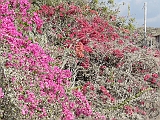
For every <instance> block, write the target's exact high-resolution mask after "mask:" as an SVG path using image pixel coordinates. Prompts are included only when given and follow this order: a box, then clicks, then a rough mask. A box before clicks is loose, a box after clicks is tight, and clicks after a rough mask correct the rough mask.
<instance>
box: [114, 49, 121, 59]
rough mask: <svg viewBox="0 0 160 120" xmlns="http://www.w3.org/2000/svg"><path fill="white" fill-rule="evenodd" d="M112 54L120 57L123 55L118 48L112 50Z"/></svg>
mask: <svg viewBox="0 0 160 120" xmlns="http://www.w3.org/2000/svg"><path fill="white" fill-rule="evenodd" d="M113 54H114V55H115V56H116V57H118V58H122V57H123V52H122V51H121V50H119V49H116V50H114V51H113Z"/></svg>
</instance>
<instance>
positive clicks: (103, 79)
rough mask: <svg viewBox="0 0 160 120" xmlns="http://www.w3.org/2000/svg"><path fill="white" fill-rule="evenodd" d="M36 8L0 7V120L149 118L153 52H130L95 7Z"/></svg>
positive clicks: (154, 87)
mask: <svg viewBox="0 0 160 120" xmlns="http://www.w3.org/2000/svg"><path fill="white" fill-rule="evenodd" d="M37 3H38V2H37ZM40 3H41V2H40ZM40 3H39V5H40V6H39V7H33V6H32V5H33V3H32V4H30V3H29V2H28V1H26V0H18V1H14V0H9V1H7V2H6V1H2V3H1V7H0V9H1V10H0V11H1V12H0V18H1V21H0V30H1V33H0V42H1V44H0V45H1V48H0V53H1V57H0V58H1V63H2V65H1V66H2V70H4V71H2V76H3V78H2V79H1V81H2V82H1V84H0V97H1V99H0V103H1V108H2V109H0V110H1V113H2V115H1V118H2V119H44V120H46V119H64V120H74V119H80V118H82V119H104V120H105V119H107V118H109V119H134V118H139V119H146V114H148V115H150V118H151V117H153V116H152V115H151V111H150V109H153V108H154V109H155V108H156V107H155V106H153V107H151V108H150V109H149V108H147V106H145V105H146V103H149V104H152V103H154V102H155V101H156V100H157V99H158V98H157V93H158V92H157V91H158V89H159V85H160V81H159V80H160V79H159V74H160V73H159V71H160V67H159V65H160V63H159V59H160V51H158V50H155V49H150V48H147V47H144V48H141V47H138V46H137V44H135V43H134V40H133V39H137V38H136V36H135V34H134V32H133V31H130V30H129V29H127V28H126V27H124V26H117V25H116V24H115V23H116V22H117V21H119V18H118V17H117V13H112V14H113V15H110V14H108V15H107V14H106V13H107V12H106V11H104V9H102V8H103V7H98V6H96V5H97V4H96V3H93V2H92V4H91V3H90V4H88V5H87V4H77V3H72V2H63V3H59V4H58V2H57V3H56V4H54V5H52V6H49V5H45V4H42V3H41V4H40ZM82 3H83V2H82ZM109 3H110V2H109ZM111 3H112V2H111ZM34 4H35V3H34ZM108 13H109V12H108ZM120 113H121V114H120Z"/></svg>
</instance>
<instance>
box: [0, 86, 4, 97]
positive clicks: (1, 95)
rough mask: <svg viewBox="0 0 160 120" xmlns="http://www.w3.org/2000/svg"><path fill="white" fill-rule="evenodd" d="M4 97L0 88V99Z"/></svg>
mask: <svg viewBox="0 0 160 120" xmlns="http://www.w3.org/2000/svg"><path fill="white" fill-rule="evenodd" d="M3 97H4V93H3V91H2V88H0V98H3Z"/></svg>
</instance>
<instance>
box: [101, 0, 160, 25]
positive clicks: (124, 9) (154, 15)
mask: <svg viewBox="0 0 160 120" xmlns="http://www.w3.org/2000/svg"><path fill="white" fill-rule="evenodd" d="M99 1H103V2H106V1H108V0H99ZM114 2H115V3H117V4H122V3H123V2H124V3H125V5H121V8H120V11H121V12H120V15H121V16H127V15H128V4H130V15H131V17H133V18H135V19H136V26H143V25H144V3H145V2H147V27H159V28H160V0H114Z"/></svg>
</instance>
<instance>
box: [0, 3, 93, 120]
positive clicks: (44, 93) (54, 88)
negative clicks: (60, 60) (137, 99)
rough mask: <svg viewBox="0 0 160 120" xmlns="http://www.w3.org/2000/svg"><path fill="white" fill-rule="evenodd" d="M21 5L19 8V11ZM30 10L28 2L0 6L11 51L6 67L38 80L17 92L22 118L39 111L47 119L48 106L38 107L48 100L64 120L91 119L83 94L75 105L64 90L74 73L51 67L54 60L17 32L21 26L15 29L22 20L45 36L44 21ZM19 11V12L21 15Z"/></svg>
mask: <svg viewBox="0 0 160 120" xmlns="http://www.w3.org/2000/svg"><path fill="white" fill-rule="evenodd" d="M18 4H19V5H20V6H18V8H17V5H18ZM29 8H30V3H29V2H28V0H9V1H7V2H6V1H5V0H1V4H0V40H1V41H5V43H6V44H8V45H9V49H10V52H9V53H7V56H8V59H9V61H8V62H7V63H6V64H5V65H6V67H14V68H15V69H19V70H23V71H24V72H26V71H28V72H30V73H32V74H33V75H34V76H35V80H33V79H28V80H27V81H28V84H26V86H27V88H28V89H25V87H26V86H19V88H17V89H19V91H18V90H17V95H18V100H19V101H21V102H22V103H23V104H21V108H22V114H23V115H27V114H28V115H30V116H31V117H32V116H33V115H34V114H36V112H37V111H38V112H39V117H45V116H47V112H46V109H45V106H42V107H40V106H39V105H40V104H42V103H43V102H44V101H43V99H42V98H46V99H47V102H48V104H50V103H53V101H57V102H58V103H59V104H60V105H61V106H62V115H61V119H64V120H74V119H75V117H76V116H79V115H80V114H84V115H86V116H90V115H92V109H91V107H90V105H89V103H88V101H87V99H86V98H85V96H84V95H83V94H82V93H81V92H79V91H73V95H74V96H75V97H76V98H77V99H76V100H75V101H70V100H69V99H68V96H67V94H66V91H65V87H67V86H69V85H70V84H69V80H68V79H69V78H71V75H72V74H71V72H70V71H69V70H62V69H60V68H59V67H58V66H54V67H52V66H51V65H50V63H53V62H54V59H52V58H51V57H50V56H49V55H48V54H46V52H45V51H44V50H43V48H42V47H41V46H39V44H38V43H33V42H32V41H31V40H29V39H28V37H27V36H24V35H23V32H22V31H18V30H17V28H18V27H19V26H18V25H15V21H16V20H17V19H21V20H22V21H23V22H27V24H28V25H30V24H32V23H35V24H36V26H37V31H38V32H39V33H41V32H42V31H41V27H42V26H43V20H41V19H40V17H39V16H38V15H37V13H33V16H31V15H30V14H29V13H27V11H28V10H29ZM16 9H18V10H19V12H18V13H16V11H15V10H16ZM30 30H32V29H30ZM5 54H6V53H4V55H5ZM15 81H16V79H15V78H14V82H15ZM14 82H13V84H14ZM35 83H36V84H35ZM36 85H37V86H36ZM35 86H36V87H38V88H39V89H37V90H38V91H34V90H35V89H33V87H35ZM37 93H38V94H37ZM3 96H4V93H3V92H2V89H1V88H0V97H1V98H2V97H3ZM73 110H75V112H74V111H73Z"/></svg>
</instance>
